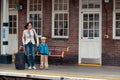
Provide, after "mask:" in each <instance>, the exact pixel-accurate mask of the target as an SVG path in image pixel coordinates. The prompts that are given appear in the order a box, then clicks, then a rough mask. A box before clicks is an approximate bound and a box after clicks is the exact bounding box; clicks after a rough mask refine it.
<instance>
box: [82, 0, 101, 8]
mask: <svg viewBox="0 0 120 80" xmlns="http://www.w3.org/2000/svg"><path fill="white" fill-rule="evenodd" d="M100 2H101V0H82V9H98V8H100Z"/></svg>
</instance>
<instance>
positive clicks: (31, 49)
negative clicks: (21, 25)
mask: <svg viewBox="0 0 120 80" xmlns="http://www.w3.org/2000/svg"><path fill="white" fill-rule="evenodd" d="M34 36H35V37H36V39H37V43H36V45H37V46H38V44H39V41H38V37H37V34H36V31H35V30H34V29H33V28H32V23H31V22H28V23H27V24H26V25H25V30H24V31H23V36H22V42H23V45H25V48H26V55H27V64H28V69H36V67H35V56H34V55H35V40H34ZM30 53H31V59H30Z"/></svg>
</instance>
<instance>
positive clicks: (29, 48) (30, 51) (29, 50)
mask: <svg viewBox="0 0 120 80" xmlns="http://www.w3.org/2000/svg"><path fill="white" fill-rule="evenodd" d="M25 48H26V55H27V64H28V67H33V66H34V64H35V51H34V50H35V45H34V44H32V43H31V42H29V43H28V44H26V46H25Z"/></svg>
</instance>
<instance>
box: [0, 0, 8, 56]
mask: <svg viewBox="0 0 120 80" xmlns="http://www.w3.org/2000/svg"><path fill="white" fill-rule="evenodd" d="M8 1H9V0H2V4H3V7H2V14H3V17H2V20H3V21H2V22H3V23H2V53H1V55H6V54H7V48H8V4H9V2H8Z"/></svg>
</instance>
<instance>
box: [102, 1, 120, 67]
mask: <svg viewBox="0 0 120 80" xmlns="http://www.w3.org/2000/svg"><path fill="white" fill-rule="evenodd" d="M105 7H106V9H107V11H106V9H105ZM102 15H103V16H102V36H103V38H102V63H103V65H120V41H119V40H114V39H112V34H113V33H112V32H113V31H112V29H113V24H112V21H113V0H110V2H109V3H107V4H106V3H104V1H103V8H102ZM106 18H107V19H106ZM106 23H107V24H106ZM105 34H108V35H109V38H108V39H105V38H104V35H105Z"/></svg>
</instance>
